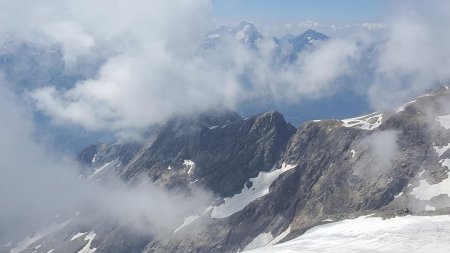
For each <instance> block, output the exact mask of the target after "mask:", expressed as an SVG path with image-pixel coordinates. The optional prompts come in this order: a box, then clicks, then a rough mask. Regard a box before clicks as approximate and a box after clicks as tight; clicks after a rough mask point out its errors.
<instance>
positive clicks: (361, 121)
mask: <svg viewBox="0 0 450 253" xmlns="http://www.w3.org/2000/svg"><path fill="white" fill-rule="evenodd" d="M382 120H383V114H376V113H372V114H369V115H365V116H361V117H356V118H351V119H343V120H341V121H342V123H343V126H344V127H353V128H359V129H364V130H373V129H375V128H377V127H379V126H380V125H381V123H382Z"/></svg>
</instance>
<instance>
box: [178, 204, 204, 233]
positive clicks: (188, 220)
mask: <svg viewBox="0 0 450 253" xmlns="http://www.w3.org/2000/svg"><path fill="white" fill-rule="evenodd" d="M211 209H212V206H209V207H207V208H206V209H205V211H203V213H202V214H200V215H192V216H189V217H187V218H185V219H184V222H183V224H181V225H180V226H179V227H178V228H177V229H175V230H174V231H173V232H174V233H176V232H178V231H180V230H181V229H182V228H184V227H186V226H188V225H189V224H191V223H192V222H194V221H196V220H197V219H198V218H200V217H201V216H202V215H204V214H205V213H207V212H208V211H210V210H211Z"/></svg>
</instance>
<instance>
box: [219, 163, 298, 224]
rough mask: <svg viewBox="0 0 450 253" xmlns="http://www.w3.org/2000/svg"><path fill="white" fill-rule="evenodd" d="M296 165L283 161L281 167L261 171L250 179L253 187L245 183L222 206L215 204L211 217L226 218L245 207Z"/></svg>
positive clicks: (264, 193)
mask: <svg viewBox="0 0 450 253" xmlns="http://www.w3.org/2000/svg"><path fill="white" fill-rule="evenodd" d="M295 166H296V165H290V164H286V163H283V165H282V166H281V168H280V169H276V170H272V171H270V172H260V173H259V174H258V176H257V177H255V178H252V179H250V181H251V182H252V183H253V185H252V187H250V188H247V186H245V185H244V188H243V189H242V191H241V192H240V193H238V194H236V195H234V196H232V197H230V198H225V199H224V201H225V203H223V204H222V205H220V206H215V207H214V209H213V211H212V212H211V218H225V217H228V216H230V215H232V214H234V213H236V212H239V211H241V210H242V209H244V208H245V207H246V206H247V205H248V204H250V203H251V202H252V201H254V200H256V199H258V198H260V197H262V196H264V195H266V194H268V193H269V188H270V185H271V184H272V182H273V181H274V180H275V179H277V178H278V177H279V176H280V175H281V174H282V173H284V172H286V171H288V170H291V169H293V168H295Z"/></svg>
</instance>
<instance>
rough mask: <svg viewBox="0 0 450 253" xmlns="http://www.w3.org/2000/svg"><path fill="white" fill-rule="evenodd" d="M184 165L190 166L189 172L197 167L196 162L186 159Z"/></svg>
mask: <svg viewBox="0 0 450 253" xmlns="http://www.w3.org/2000/svg"><path fill="white" fill-rule="evenodd" d="M183 165H184V166H186V168H189V170H188V172H187V173H188V174H191V173H192V171H193V170H194V169H195V163H194V162H193V161H191V160H184V162H183Z"/></svg>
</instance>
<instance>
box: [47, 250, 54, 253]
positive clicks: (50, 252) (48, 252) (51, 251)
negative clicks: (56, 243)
mask: <svg viewBox="0 0 450 253" xmlns="http://www.w3.org/2000/svg"><path fill="white" fill-rule="evenodd" d="M53 251H55V249H51V250H49V251H47V253H53Z"/></svg>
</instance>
